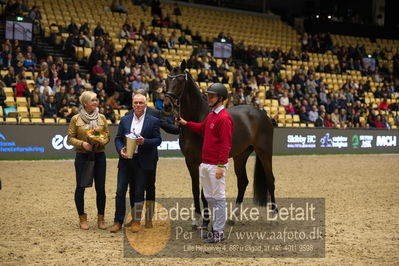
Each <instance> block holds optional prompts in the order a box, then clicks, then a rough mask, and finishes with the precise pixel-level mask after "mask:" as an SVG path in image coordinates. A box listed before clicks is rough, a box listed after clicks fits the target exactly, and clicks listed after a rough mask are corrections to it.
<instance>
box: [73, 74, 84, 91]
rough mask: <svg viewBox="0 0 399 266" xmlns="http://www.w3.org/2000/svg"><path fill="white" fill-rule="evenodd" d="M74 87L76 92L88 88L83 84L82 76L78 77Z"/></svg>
mask: <svg viewBox="0 0 399 266" xmlns="http://www.w3.org/2000/svg"><path fill="white" fill-rule="evenodd" d="M71 88H73V89H74V91H75V93H76V94H79V91H80V90H86V88H85V87H84V86H83V84H82V79H81V78H80V77H77V78H76V84H75V86H73V87H71Z"/></svg>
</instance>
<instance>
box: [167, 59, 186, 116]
mask: <svg viewBox="0 0 399 266" xmlns="http://www.w3.org/2000/svg"><path fill="white" fill-rule="evenodd" d="M165 65H166V68H167V69H168V70H169V74H168V77H167V78H166V81H165V83H166V93H165V95H166V98H165V100H164V113H165V114H168V115H171V114H173V112H174V108H176V107H178V106H179V100H180V97H181V95H182V94H183V92H184V89H185V87H186V84H187V81H188V75H189V74H188V73H187V71H185V70H186V60H183V61H182V63H181V64H180V67H175V68H173V67H172V66H171V65H170V64H169V61H168V60H166V61H165Z"/></svg>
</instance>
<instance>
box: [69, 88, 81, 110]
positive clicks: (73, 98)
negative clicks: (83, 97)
mask: <svg viewBox="0 0 399 266" xmlns="http://www.w3.org/2000/svg"><path fill="white" fill-rule="evenodd" d="M66 97H67V100H68V106H69V107H74V106H79V99H78V96H77V95H76V93H75V89H74V87H70V88H69V92H68V93H67V95H66Z"/></svg>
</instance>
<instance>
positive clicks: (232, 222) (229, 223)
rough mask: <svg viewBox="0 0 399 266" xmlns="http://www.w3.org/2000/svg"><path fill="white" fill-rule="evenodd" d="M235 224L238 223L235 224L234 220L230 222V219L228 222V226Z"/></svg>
mask: <svg viewBox="0 0 399 266" xmlns="http://www.w3.org/2000/svg"><path fill="white" fill-rule="evenodd" d="M235 223H236V222H234V221H233V220H230V219H229V220H228V221H227V224H228V225H230V226H233V225H234V224H235Z"/></svg>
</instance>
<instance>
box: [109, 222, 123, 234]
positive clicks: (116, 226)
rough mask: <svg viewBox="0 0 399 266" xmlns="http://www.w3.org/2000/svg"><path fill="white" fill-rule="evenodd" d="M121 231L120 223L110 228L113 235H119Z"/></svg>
mask: <svg viewBox="0 0 399 266" xmlns="http://www.w3.org/2000/svg"><path fill="white" fill-rule="evenodd" d="M121 229H122V225H121V224H120V223H114V225H113V226H111V228H110V230H109V231H110V232H111V233H117V232H119V231H120V230H121Z"/></svg>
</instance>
